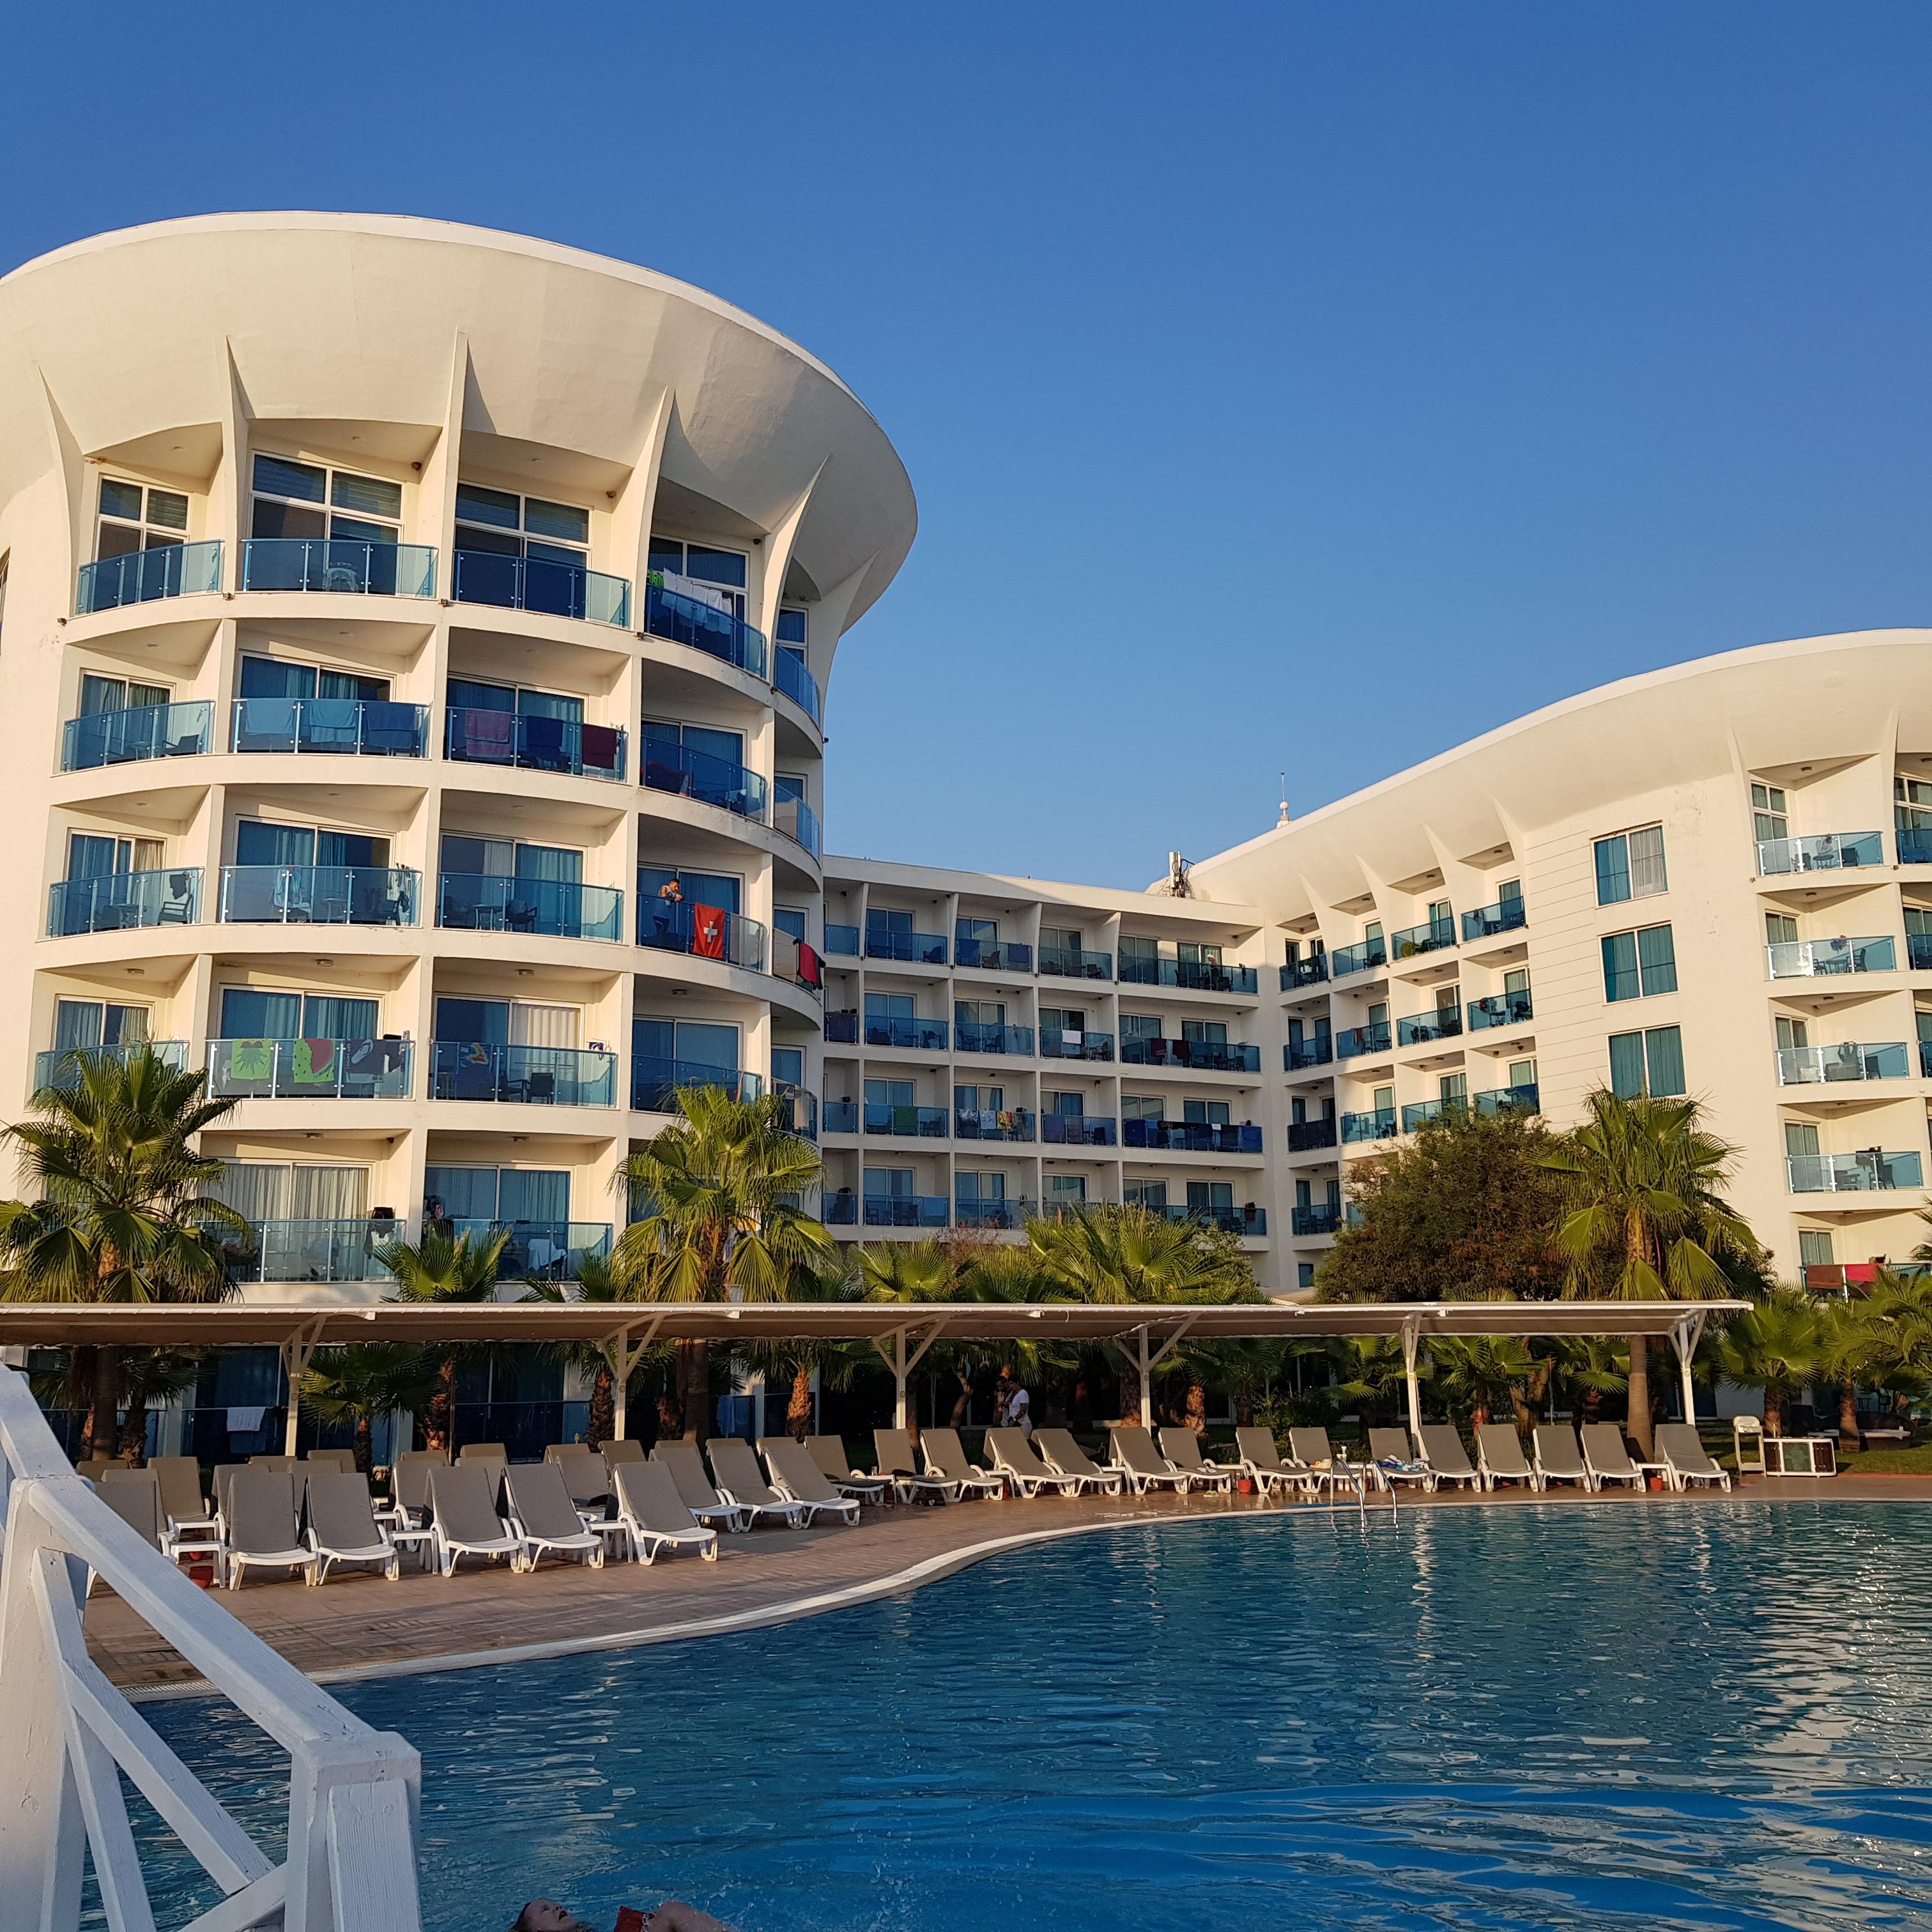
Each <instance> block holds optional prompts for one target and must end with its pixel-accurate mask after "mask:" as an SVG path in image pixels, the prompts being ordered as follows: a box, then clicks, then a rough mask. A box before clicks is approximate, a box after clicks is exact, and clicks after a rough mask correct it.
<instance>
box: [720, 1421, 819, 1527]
mask: <svg viewBox="0 0 1932 1932" xmlns="http://www.w3.org/2000/svg"><path fill="white" fill-rule="evenodd" d="M705 1452H706V1454H708V1455H709V1457H710V1458H711V1480H712V1482H713V1483H714V1484H715V1485H716V1486H717V1490H718V1494H719V1495H720V1496H722V1497H723V1498H724V1500H725V1501H726V1502H727V1503H733V1504H735V1505H736V1506H737V1507H738V1508H739V1509H741V1510H745V1511H748V1512H749V1514H750V1521H751V1523H760V1522H762V1521H763V1520H766V1518H768V1517H769V1518H771V1519H772V1520H775V1521H777V1522H779V1523H783V1524H784V1526H785V1527H786V1528H787V1529H800V1528H802V1526H803V1525H804V1523H805V1520H806V1519H807V1517H808V1516H809V1514H810V1512H809V1511H808V1510H806V1509H805V1507H804V1505H802V1504H799V1503H795V1502H791V1501H790V1499H787V1498H786V1497H784V1496H780V1495H779V1494H778V1491H777V1490H775V1489H773V1488H772V1486H771V1484H769V1483H768V1482H766V1481H765V1475H764V1472H763V1470H762V1469H760V1468H759V1467H758V1459H757V1457H755V1456H754V1455H753V1454H751V1445H750V1444H749V1443H748V1442H745V1441H743V1440H742V1439H740V1438H739V1437H738V1436H712V1439H711V1440H710V1441H709V1442H708V1443H706V1445H705Z"/></svg>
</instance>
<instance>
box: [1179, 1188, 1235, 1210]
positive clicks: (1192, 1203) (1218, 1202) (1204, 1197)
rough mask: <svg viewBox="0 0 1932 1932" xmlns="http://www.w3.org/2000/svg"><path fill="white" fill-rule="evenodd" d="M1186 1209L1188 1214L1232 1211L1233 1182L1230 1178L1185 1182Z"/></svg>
mask: <svg viewBox="0 0 1932 1932" xmlns="http://www.w3.org/2000/svg"><path fill="white" fill-rule="evenodd" d="M1187 1211H1188V1212H1189V1213H1190V1214H1232V1213H1233V1212H1234V1211H1235V1184H1234V1183H1233V1182H1232V1181H1190V1182H1189V1183H1188V1184H1187Z"/></svg>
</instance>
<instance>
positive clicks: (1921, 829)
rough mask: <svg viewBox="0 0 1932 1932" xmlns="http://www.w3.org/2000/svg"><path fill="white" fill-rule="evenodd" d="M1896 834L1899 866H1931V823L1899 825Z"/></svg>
mask: <svg viewBox="0 0 1932 1932" xmlns="http://www.w3.org/2000/svg"><path fill="white" fill-rule="evenodd" d="M1897 840H1898V862H1899V863H1900V865H1932V825H1901V826H1900V827H1899V828H1898V830H1897Z"/></svg>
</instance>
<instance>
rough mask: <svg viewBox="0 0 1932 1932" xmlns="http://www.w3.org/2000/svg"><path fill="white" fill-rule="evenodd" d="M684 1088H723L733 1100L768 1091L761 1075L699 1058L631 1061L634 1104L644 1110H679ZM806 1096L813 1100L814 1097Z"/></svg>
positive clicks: (647, 1111)
mask: <svg viewBox="0 0 1932 1932" xmlns="http://www.w3.org/2000/svg"><path fill="white" fill-rule="evenodd" d="M683 1087H718V1088H723V1090H724V1095H725V1097H726V1098H727V1100H757V1098H758V1097H759V1096H760V1094H763V1092H764V1091H765V1083H764V1081H763V1079H762V1078H761V1077H760V1076H759V1075H757V1074H756V1073H745V1072H743V1071H742V1070H740V1069H739V1068H737V1067H709V1066H706V1064H704V1063H703V1061H697V1060H660V1059H658V1058H655V1056H653V1055H638V1056H637V1057H636V1058H634V1059H633V1060H632V1061H631V1106H633V1107H634V1108H635V1109H637V1112H640V1113H642V1114H668V1113H672V1112H675V1111H676V1107H675V1102H674V1100H673V1096H674V1095H675V1094H676V1093H677V1091H678V1090H679V1088H683ZM793 1091H796V1089H794V1090H793ZM805 1098H806V1099H808V1100H809V1099H810V1098H811V1096H810V1095H809V1094H807V1095H806V1096H805Z"/></svg>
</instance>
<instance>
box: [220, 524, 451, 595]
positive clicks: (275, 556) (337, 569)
mask: <svg viewBox="0 0 1932 1932" xmlns="http://www.w3.org/2000/svg"><path fill="white" fill-rule="evenodd" d="M242 589H244V590H347V591H361V592H364V593H365V595H370V596H373V597H434V595H436V550H435V547H434V545H432V544H393V543H387V544H386V543H358V542H353V541H350V540H348V539H347V538H341V537H326V538H325V537H251V538H248V540H247V541H246V542H245V543H244V544H242Z"/></svg>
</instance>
